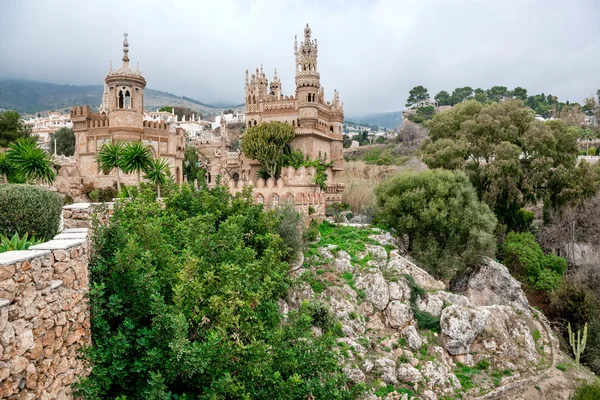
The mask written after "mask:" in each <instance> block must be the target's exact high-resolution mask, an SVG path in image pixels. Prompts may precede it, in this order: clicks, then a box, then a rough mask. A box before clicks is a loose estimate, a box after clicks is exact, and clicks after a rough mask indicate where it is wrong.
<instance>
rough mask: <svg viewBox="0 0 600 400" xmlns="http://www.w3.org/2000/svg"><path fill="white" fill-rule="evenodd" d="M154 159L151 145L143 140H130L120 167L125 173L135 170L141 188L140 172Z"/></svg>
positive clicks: (124, 150)
mask: <svg viewBox="0 0 600 400" xmlns="http://www.w3.org/2000/svg"><path fill="white" fill-rule="evenodd" d="M151 161H152V151H151V150H150V147H149V146H147V145H146V144H144V143H142V142H129V143H127V144H126V145H125V147H124V148H123V155H122V156H121V158H120V165H119V166H120V168H121V169H122V170H123V172H125V173H131V172H135V173H136V174H137V187H138V189H139V188H140V181H141V178H140V174H141V172H142V171H145V170H146V168H148V166H149V165H150V162H151Z"/></svg>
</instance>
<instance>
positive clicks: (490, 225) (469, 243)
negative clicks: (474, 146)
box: [375, 169, 496, 279]
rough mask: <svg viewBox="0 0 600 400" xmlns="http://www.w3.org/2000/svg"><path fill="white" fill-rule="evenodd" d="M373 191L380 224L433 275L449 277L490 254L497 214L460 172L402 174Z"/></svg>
mask: <svg viewBox="0 0 600 400" xmlns="http://www.w3.org/2000/svg"><path fill="white" fill-rule="evenodd" d="M375 195H376V196H377V206H378V219H379V220H380V222H382V223H384V224H385V225H387V226H389V227H391V228H393V229H394V230H395V231H396V233H397V234H398V235H399V236H400V239H401V240H403V241H404V245H405V248H406V250H407V251H408V252H409V253H410V254H411V255H412V256H413V257H414V258H415V259H416V260H417V261H418V262H419V264H420V265H421V266H422V267H423V268H425V269H426V270H427V271H428V272H429V273H431V274H432V275H434V276H436V277H437V278H443V279H452V278H453V277H454V276H455V275H456V274H457V273H459V272H461V271H462V270H464V269H465V268H466V267H468V266H470V265H474V264H476V263H477V262H479V261H481V258H482V257H485V256H487V257H492V256H493V255H494V253H495V247H496V245H495V243H496V241H495V236H494V229H495V227H496V217H495V216H494V214H493V213H492V212H491V211H490V209H489V207H488V206H487V205H486V204H485V203H483V202H481V201H479V200H478V199H477V193H476V191H475V189H474V188H473V186H472V185H471V183H470V182H469V179H468V178H467V176H466V175H465V174H464V173H462V172H451V171H445V170H441V169H438V170H428V171H422V172H416V171H407V172H401V173H399V174H397V175H394V176H392V177H390V178H388V179H387V180H385V181H383V182H382V183H381V184H380V185H379V186H378V187H377V188H376V189H375Z"/></svg>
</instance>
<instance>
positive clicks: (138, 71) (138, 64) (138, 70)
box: [136, 62, 140, 74]
mask: <svg viewBox="0 0 600 400" xmlns="http://www.w3.org/2000/svg"><path fill="white" fill-rule="evenodd" d="M136 70H137V73H138V74H139V73H140V63H139V62H138V63H137V69H136Z"/></svg>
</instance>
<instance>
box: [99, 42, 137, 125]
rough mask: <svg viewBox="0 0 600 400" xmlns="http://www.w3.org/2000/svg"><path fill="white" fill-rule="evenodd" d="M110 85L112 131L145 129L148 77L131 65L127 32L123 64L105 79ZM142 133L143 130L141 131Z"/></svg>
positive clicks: (109, 110)
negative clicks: (145, 90) (145, 101)
mask: <svg viewBox="0 0 600 400" xmlns="http://www.w3.org/2000/svg"><path fill="white" fill-rule="evenodd" d="M105 82H106V85H107V87H108V94H107V98H108V117H109V120H110V127H111V129H110V130H111V132H115V133H118V132H119V131H120V130H123V129H127V130H129V131H131V129H140V130H141V131H143V129H141V128H142V126H143V120H144V88H145V87H146V79H145V78H144V76H143V75H142V74H141V73H140V71H139V65H138V68H137V70H136V71H134V70H133V69H132V68H131V67H130V66H129V43H127V34H125V35H124V38H123V65H121V66H120V67H119V68H117V69H115V70H112V67H111V70H110V71H109V72H108V75H106V79H105ZM140 133H141V132H140Z"/></svg>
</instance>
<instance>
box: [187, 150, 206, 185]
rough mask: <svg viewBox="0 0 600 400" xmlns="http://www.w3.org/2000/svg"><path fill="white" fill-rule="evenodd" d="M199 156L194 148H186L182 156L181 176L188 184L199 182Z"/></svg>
mask: <svg viewBox="0 0 600 400" xmlns="http://www.w3.org/2000/svg"><path fill="white" fill-rule="evenodd" d="M199 162H200V156H199V155H198V150H197V149H196V147H194V146H187V147H186V148H185V153H184V155H183V175H185V177H186V178H187V181H188V182H189V183H193V182H194V180H196V179H198V180H200V179H201V178H202V177H201V175H200V172H201V168H200V166H199Z"/></svg>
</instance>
